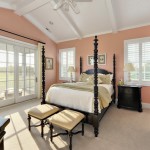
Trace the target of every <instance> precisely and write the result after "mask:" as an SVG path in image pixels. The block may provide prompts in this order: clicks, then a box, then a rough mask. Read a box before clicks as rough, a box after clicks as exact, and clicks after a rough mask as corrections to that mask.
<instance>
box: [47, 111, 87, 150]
mask: <svg viewBox="0 0 150 150" xmlns="http://www.w3.org/2000/svg"><path fill="white" fill-rule="evenodd" d="M84 117H85V116H84V115H83V114H82V113H80V112H77V111H73V110H63V111H61V112H59V113H57V114H54V115H53V116H51V117H49V118H48V119H47V121H48V122H49V124H50V131H51V132H50V138H51V142H52V141H53V137H56V136H58V135H66V134H68V135H69V137H70V144H69V149H70V150H72V135H73V134H77V133H82V136H83V135H84ZM80 122H82V130H81V131H77V132H72V130H73V129H74V128H75V127H76V126H77V125H78V124H79V123H80ZM53 126H57V127H59V128H62V129H64V130H65V131H66V133H58V134H55V135H53Z"/></svg>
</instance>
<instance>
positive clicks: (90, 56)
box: [87, 55, 94, 65]
mask: <svg viewBox="0 0 150 150" xmlns="http://www.w3.org/2000/svg"><path fill="white" fill-rule="evenodd" d="M87 63H88V65H94V56H92V55H89V56H88V57H87Z"/></svg>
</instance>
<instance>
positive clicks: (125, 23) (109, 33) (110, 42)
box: [0, 0, 150, 149]
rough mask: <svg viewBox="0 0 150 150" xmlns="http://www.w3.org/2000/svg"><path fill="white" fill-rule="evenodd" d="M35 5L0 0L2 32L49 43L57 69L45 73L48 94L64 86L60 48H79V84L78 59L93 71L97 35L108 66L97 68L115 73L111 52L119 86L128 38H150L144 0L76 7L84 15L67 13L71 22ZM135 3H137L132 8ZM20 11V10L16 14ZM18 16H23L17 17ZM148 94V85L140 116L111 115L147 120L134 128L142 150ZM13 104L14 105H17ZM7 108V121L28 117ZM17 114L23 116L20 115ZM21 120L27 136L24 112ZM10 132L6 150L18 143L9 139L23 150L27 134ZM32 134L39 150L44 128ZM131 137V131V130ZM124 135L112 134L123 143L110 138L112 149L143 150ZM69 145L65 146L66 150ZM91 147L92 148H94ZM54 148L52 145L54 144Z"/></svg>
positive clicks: (125, 112)
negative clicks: (51, 88) (54, 87)
mask: <svg viewBox="0 0 150 150" xmlns="http://www.w3.org/2000/svg"><path fill="white" fill-rule="evenodd" d="M32 2H33V4H32V3H28V2H26V3H23V1H22V2H19V1H17V0H16V1H13V0H12V1H10V2H9V1H1V2H0V4H1V5H0V6H1V7H2V8H0V20H1V22H0V28H1V29H4V30H7V31H10V32H13V33H16V34H20V35H23V36H26V37H29V38H32V39H35V40H38V41H42V42H45V43H46V44H45V56H46V57H48V58H53V69H52V70H45V73H46V75H45V77H46V91H47V90H48V88H49V86H50V85H52V84H54V83H58V82H62V80H59V49H65V48H73V47H75V49H76V57H75V58H76V59H75V69H76V72H75V78H76V81H78V79H79V75H80V56H81V57H82V58H83V71H86V70H87V69H91V68H92V66H91V65H88V63H87V58H88V56H91V55H93V50H94V46H93V43H94V42H93V40H94V36H95V35H98V39H99V41H98V43H99V45H98V50H99V52H98V53H99V54H106V65H99V67H100V68H103V69H106V70H108V71H111V72H112V71H113V65H112V58H113V54H115V55H116V84H117V83H118V82H119V80H120V79H123V80H124V71H123V68H124V41H125V40H130V39H138V38H145V37H149V36H150V26H149V17H148V14H149V6H148V4H149V3H148V1H146V0H145V1H142V2H140V1H139V0H134V1H132V2H130V1H127V2H123V1H122V2H120V1H115V2H114V1H112V2H113V6H110V1H109V0H108V1H107V7H108V8H106V4H105V2H104V0H102V1H99V0H93V1H92V2H84V3H78V5H79V8H80V11H81V12H80V13H79V14H75V13H74V12H73V11H72V9H71V8H70V9H69V12H68V13H69V14H71V17H72V18H69V17H68V16H67V15H64V16H67V17H65V18H64V16H61V13H60V12H59V11H60V9H59V10H57V14H54V13H56V11H54V10H53V9H50V7H51V4H49V3H47V2H48V0H47V1H43V2H41V3H40V2H38V1H37V3H34V1H32ZM43 3H44V4H43ZM135 3H136V6H135ZM80 5H81V6H80ZM133 5H134V8H132V7H133ZM16 6H17V7H16ZM24 6H28V7H27V8H26V9H21V8H23V7H24ZM29 6H30V7H29ZM85 7H86V8H85ZM93 7H94V8H95V9H94V10H93ZM112 8H113V9H112ZM117 8H118V9H117ZM16 9H17V10H18V11H15V10H16ZM44 10H45V11H44ZM90 10H91V12H93V15H88V14H89V12H90ZM100 10H101V11H100ZM82 11H83V13H84V14H83V16H82V17H84V19H83V21H84V22H85V24H83V21H82V18H80V16H81V15H82ZM14 12H15V13H14ZM17 13H18V14H19V15H17ZM47 14H52V15H50V16H48V15H47ZM58 14H59V15H58ZM110 14H112V15H110ZM53 15H54V17H52V16H53ZM56 15H57V16H56ZM103 15H105V16H103ZM109 15H110V16H109ZM113 15H114V16H113ZM43 16H44V17H43ZM78 16H79V18H78ZM143 16H144V17H143ZM57 17H58V18H57ZM68 18H69V19H68ZM67 19H68V20H67ZM73 19H74V20H73ZM50 21H51V22H50ZM60 24H61V28H60ZM45 27H47V28H49V30H50V31H47V30H46V29H45ZM93 27H94V28H93ZM66 29H67V30H66ZM81 31H82V32H81ZM80 32H81V33H82V34H83V35H82V36H81V37H80ZM0 35H1V36H3V37H9V38H12V39H16V40H19V41H24V42H27V43H31V44H35V45H37V42H33V41H31V40H27V39H23V38H20V37H17V36H14V35H12V34H9V33H5V32H2V31H0ZM54 37H55V38H56V37H57V38H56V39H55V38H54ZM24 82H25V81H24ZM116 89H117V86H116ZM149 90H150V88H149V86H145V85H144V86H143V87H142V106H143V112H142V113H141V114H139V113H138V112H136V111H135V112H134V111H129V110H126V109H125V110H124V109H117V108H116V107H115V108H114V110H115V111H116V112H115V113H116V115H118V116H113V117H114V118H115V117H119V116H120V112H121V113H122V115H121V116H120V117H125V118H126V115H131V116H132V117H133V118H134V116H136V117H138V116H137V115H140V116H139V117H141V115H145V119H144V120H146V122H144V120H142V121H141V122H140V123H139V122H138V120H136V119H135V122H134V123H136V121H137V123H139V125H141V128H138V127H137V128H136V127H135V128H136V129H135V130H133V135H135V136H142V137H141V138H138V139H137V140H136V139H134V138H133V139H134V140H133V143H134V142H137V143H140V141H138V140H141V142H143V144H141V146H142V147H143V146H145V149H148V147H149V145H148V144H149V143H148V142H147V140H148V137H149V135H147V133H145V132H146V131H145V130H147V131H149V128H148V126H147V124H148V123H149V121H150V119H149V116H148V114H149V110H148V109H147V108H149V105H150V104H149V103H150V100H149V98H150V94H149ZM21 100H22V99H21ZM22 101H23V100H22ZM27 102H28V101H27ZM27 102H25V104H27ZM12 103H14V101H13V102H12ZM38 103H40V102H39V101H38V102H37V103H34V102H33V104H32V103H31V105H34V104H35V105H36V104H38ZM1 104H2V101H1ZM16 105H17V104H16ZM18 105H21V103H19V104H18ZM24 107H25V106H24ZM6 108H7V107H6ZM6 108H2V109H1V112H2V116H6V115H8V117H9V116H10V114H11V113H12V114H11V115H12V117H13V116H15V115H17V116H18V117H21V118H22V116H20V115H21V114H22V113H23V114H24V112H20V111H21V110H20V111H19V109H18V110H17V109H16V110H15V109H14V110H13V108H11V111H10V112H7V109H6ZM8 108H9V107H8ZM17 108H18V107H17ZM29 108H31V106H29V107H26V108H24V110H25V113H27V109H29ZM4 110H5V111H4ZM109 111H110V109H109ZM17 112H19V114H16V113H17ZM7 113H10V114H7ZM130 113H131V114H130ZM107 114H108V115H109V112H107V113H106V116H104V118H103V119H104V120H102V122H101V125H104V126H102V128H101V127H100V134H99V136H102V135H103V134H102V132H104V131H105V130H104V127H105V125H106V124H104V122H103V121H105V120H106V118H107ZM124 115H125V116H124ZM23 117H24V118H22V119H21V118H20V119H19V118H18V120H14V121H15V122H14V121H13V122H14V123H15V124H16V126H17V123H18V121H21V122H22V127H21V129H23V131H25V132H27V128H26V127H27V120H26V115H25V114H24V115H23ZM108 117H111V116H108ZM133 118H132V119H133ZM13 119H15V118H14V117H13V118H12V120H13ZM109 119H110V118H109ZM116 119H118V118H116ZM127 119H128V117H127ZM132 119H131V120H132ZM141 119H142V118H141ZM133 120H134V119H133ZM107 121H108V120H106V122H107ZM111 121H112V120H111ZM117 121H118V122H121V118H120V120H119V119H118V120H117ZM122 121H123V120H122ZM125 121H127V120H125ZM111 123H113V124H114V126H117V123H116V124H115V123H114V122H111ZM121 123H123V122H121ZM126 123H127V122H125V124H126ZM134 123H133V124H134ZM142 123H143V124H144V123H145V126H144V127H143V129H142ZM121 125H123V126H122V127H124V128H125V127H126V126H125V125H124V124H119V127H120V132H121V133H122V132H123V133H124V132H125V131H126V130H125V131H123V129H122V130H121ZM8 127H9V128H10V126H8ZM109 127H110V126H108V127H107V128H109ZM127 127H129V130H130V129H131V127H130V126H129V125H127ZM86 128H89V131H88V134H89V136H91V137H89V139H90V140H93V143H95V144H96V143H97V142H96V141H97V140H96V141H94V138H93V139H92V137H94V136H93V129H92V128H91V127H89V126H87V127H86ZM115 128H116V127H115ZM140 129H141V130H144V131H143V132H142V133H141V135H138V134H137V135H136V134H135V132H136V131H137V130H140ZM6 130H8V129H7V128H6ZM9 130H10V131H7V132H6V140H5V144H6V145H5V147H6V149H9V148H10V147H11V146H14V145H15V144H14V145H11V142H10V141H11V140H14V142H15V143H16V149H21V148H22V149H25V145H24V144H23V143H22V142H23V141H22V140H25V139H24V138H21V139H18V140H17V139H16V138H17V137H18V135H17V134H19V133H21V134H22V133H23V132H20V131H21V130H20V128H19V129H18V128H17V129H16V130H17V131H18V130H19V132H16V131H15V129H12V130H11V129H9ZM101 130H102V131H101ZM118 130H119V129H116V132H117V131H118ZM33 131H36V132H38V133H37V138H36V139H34V138H31V136H30V135H29V133H27V137H28V136H29V138H30V139H31V141H32V142H31V143H32V144H33V145H34V146H35V147H36V148H37V149H38V147H39V149H40V144H39V143H38V145H36V144H35V142H37V141H38V140H40V137H39V132H40V130H39V131H37V130H36V129H35V130H34V129H33ZM47 131H48V129H47ZM90 131H91V132H90ZM9 132H13V133H16V134H13V133H12V134H11V133H9ZM36 132H35V134H36ZM105 132H106V131H105ZM109 132H110V133H111V132H112V130H109ZM45 133H46V131H45ZM47 133H48V132H47ZM121 133H120V134H121ZM127 133H129V131H128V132H127ZM120 134H119V133H118V134H117V135H116V136H115V135H114V133H113V134H112V135H114V136H115V137H116V139H117V140H120V141H119V144H117V142H115V140H111V141H110V139H111V138H112V137H111V136H110V137H109V138H108V139H109V142H110V144H112V143H113V142H115V143H116V144H114V145H113V146H112V149H113V148H114V147H115V148H116V149H117V148H118V149H121V144H124V145H125V144H127V145H128V144H129V147H128V149H134V148H136V149H138V148H139V149H140V148H141V147H140V146H139V145H138V144H137V145H135V144H133V143H130V141H129V140H127V139H126V138H127V137H129V136H127V137H126V138H125V139H124V137H122V138H121V137H120V138H121V139H120V138H119V136H121V135H120ZM86 135H87V133H86V130H85V136H86ZM106 135H107V134H106ZM106 135H104V136H106ZM108 135H109V134H108ZM78 137H79V138H82V137H80V135H79V136H78ZM64 138H65V137H64ZM75 138H76V136H75V137H74V140H75V141H74V142H76V139H75ZM98 138H100V137H98ZM106 139H107V137H104V139H101V138H100V139H99V140H102V142H104V143H103V144H102V145H100V144H99V146H104V145H105V144H106V143H107V144H108V145H109V142H106ZM86 140H87V142H88V139H85V141H84V140H83V142H86ZM123 140H125V141H123ZM7 141H8V143H7ZM58 141H60V139H58ZM58 141H57V142H58ZM65 141H66V139H64V140H63V142H65ZM41 142H42V143H43V141H41ZM63 142H61V144H62V147H63V146H64V145H65V146H66V148H67V143H63ZM19 143H20V146H19ZM144 143H145V145H144ZM76 144H77V143H76ZM79 144H80V143H79ZM33 145H32V146H33ZM46 146H47V145H46ZM65 146H64V148H65ZM73 146H74V147H75V144H73ZM80 146H81V147H82V144H80ZM90 146H92V144H91V145H90ZM20 147H21V148H20ZM52 147H54V145H53V146H52ZM36 148H35V149H36ZM53 149H54V148H53ZM95 149H96V148H95ZM103 149H104V148H103ZM110 149H111V148H110ZM122 149H123V148H122ZM124 149H127V147H125V148H124ZM141 149H142V148H141Z"/></svg>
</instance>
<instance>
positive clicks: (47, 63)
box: [45, 57, 53, 70]
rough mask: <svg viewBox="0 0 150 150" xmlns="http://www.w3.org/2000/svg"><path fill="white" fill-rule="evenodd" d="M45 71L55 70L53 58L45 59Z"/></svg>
mask: <svg viewBox="0 0 150 150" xmlns="http://www.w3.org/2000/svg"><path fill="white" fill-rule="evenodd" d="M45 69H46V70H52V69H53V58H48V57H45Z"/></svg>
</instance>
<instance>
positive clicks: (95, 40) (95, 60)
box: [93, 36, 99, 137]
mask: <svg viewBox="0 0 150 150" xmlns="http://www.w3.org/2000/svg"><path fill="white" fill-rule="evenodd" d="M97 60H98V39H97V36H95V39H94V116H93V126H94V134H95V137H97V136H98V127H99V123H98V86H97V83H98V81H97V80H98V78H97V72H98V64H97V63H98V62H97Z"/></svg>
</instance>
